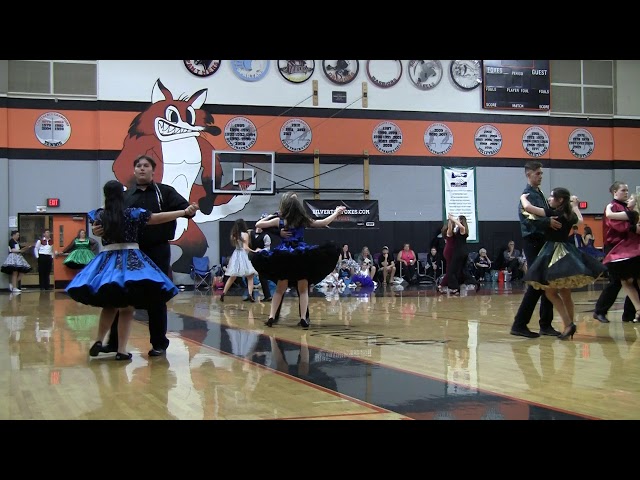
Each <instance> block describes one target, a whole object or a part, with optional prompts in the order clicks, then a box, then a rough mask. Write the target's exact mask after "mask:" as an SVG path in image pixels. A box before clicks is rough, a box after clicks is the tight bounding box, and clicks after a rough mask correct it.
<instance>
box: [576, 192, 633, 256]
mask: <svg viewBox="0 0 640 480" xmlns="http://www.w3.org/2000/svg"><path fill="white" fill-rule="evenodd" d="M628 205H629V201H627V206H628ZM582 239H583V242H582V243H583V246H582V248H581V249H580V250H582V251H583V252H584V253H586V254H587V255H591V256H592V257H595V258H598V259H600V260H602V259H603V258H604V252H603V251H602V250H598V249H597V248H596V247H595V245H594V244H593V243H594V242H595V237H594V236H593V231H592V230H591V227H590V226H589V225H585V226H584V236H583V237H582Z"/></svg>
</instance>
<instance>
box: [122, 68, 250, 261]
mask: <svg viewBox="0 0 640 480" xmlns="http://www.w3.org/2000/svg"><path fill="white" fill-rule="evenodd" d="M206 98H207V89H202V90H198V91H197V92H195V93H194V94H193V95H191V96H181V97H179V98H174V96H173V94H172V93H171V92H170V91H169V90H168V89H167V88H166V87H165V86H164V85H163V84H162V82H161V81H160V79H158V80H157V81H156V83H155V84H154V86H153V90H152V93H151V105H150V106H149V107H148V108H147V109H146V110H144V111H143V112H141V113H139V114H138V115H137V116H136V117H135V118H134V119H133V121H132V122H131V125H130V126H129V132H128V134H127V137H126V138H125V139H124V145H123V148H122V151H121V152H120V154H119V155H118V157H117V158H116V159H115V161H114V162H113V172H114V174H115V176H116V178H117V179H118V181H120V182H121V183H123V184H124V185H126V186H127V188H132V187H135V176H134V174H133V171H134V167H133V161H134V159H135V158H136V157H138V156H139V155H142V154H146V155H149V156H150V157H151V158H153V159H154V160H155V162H156V165H157V166H156V170H155V172H154V175H153V179H154V181H155V182H158V183H164V184H167V185H171V186H172V187H174V188H175V189H176V191H177V192H178V193H179V194H180V195H182V196H183V197H184V198H185V199H187V200H188V201H189V202H198V205H199V206H200V210H199V211H198V213H197V214H196V216H195V217H194V218H193V219H186V218H179V219H178V221H177V224H178V225H177V228H176V234H175V237H174V239H173V241H172V244H174V245H177V246H179V247H180V248H181V249H182V255H181V257H180V258H179V259H178V260H177V261H176V262H175V263H173V264H172V269H173V271H174V272H180V273H189V272H190V270H191V259H192V258H193V257H194V256H204V255H205V253H206V251H207V248H208V243H207V239H206V238H205V236H204V234H203V233H202V230H201V229H200V227H198V225H197V224H199V223H205V222H213V221H215V220H219V219H221V218H224V217H226V216H228V215H230V214H233V213H235V212H238V211H240V210H242V209H243V208H244V206H245V205H246V204H247V203H248V202H249V200H250V199H251V196H250V195H237V194H236V193H233V192H230V193H229V194H228V195H227V194H219V193H213V190H214V185H215V187H216V188H215V189H216V190H218V189H221V190H226V189H228V188H229V187H230V184H227V185H224V186H223V185H221V183H222V168H221V166H220V164H219V163H218V162H217V160H216V163H215V165H214V164H213V162H214V155H213V151H214V148H213V145H212V143H211V140H212V139H213V137H214V136H217V135H220V133H221V130H220V128H219V127H217V126H216V125H214V118H213V115H212V114H211V113H209V112H207V111H205V110H203V109H202V108H201V107H202V105H203V104H204V102H205V100H206ZM214 182H215V183H214Z"/></svg>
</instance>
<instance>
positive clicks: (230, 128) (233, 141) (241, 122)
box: [224, 117, 258, 150]
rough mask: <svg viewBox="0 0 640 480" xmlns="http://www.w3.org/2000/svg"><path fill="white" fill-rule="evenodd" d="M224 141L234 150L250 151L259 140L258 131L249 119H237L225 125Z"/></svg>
mask: <svg viewBox="0 0 640 480" xmlns="http://www.w3.org/2000/svg"><path fill="white" fill-rule="evenodd" d="M224 139H225V140H226V142H227V144H228V145H229V146H230V147H231V148H233V149H234V150H249V149H250V148H251V147H253V146H254V145H255V144H256V141H257V140H258V130H257V129H256V126H255V125H254V123H253V122H252V121H251V120H249V119H248V118H245V117H235V118H232V119H231V120H229V121H228V122H227V124H226V125H225V127H224Z"/></svg>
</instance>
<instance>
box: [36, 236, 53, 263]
mask: <svg viewBox="0 0 640 480" xmlns="http://www.w3.org/2000/svg"><path fill="white" fill-rule="evenodd" d="M43 240H45V239H44V237H43V238H41V239H39V240H38V241H37V242H36V246H35V248H34V249H33V250H34V252H33V253H34V255H35V256H36V258H38V257H40V255H53V240H51V239H49V241H48V242H47V243H43ZM49 242H51V245H49Z"/></svg>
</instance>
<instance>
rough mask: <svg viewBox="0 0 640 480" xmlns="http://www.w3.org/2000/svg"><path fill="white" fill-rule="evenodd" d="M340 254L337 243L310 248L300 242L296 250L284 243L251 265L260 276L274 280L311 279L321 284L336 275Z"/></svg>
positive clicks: (263, 251)
mask: <svg viewBox="0 0 640 480" xmlns="http://www.w3.org/2000/svg"><path fill="white" fill-rule="evenodd" d="M338 255H340V247H338V246H337V245H336V244H335V243H333V242H327V243H325V244H323V245H308V244H307V243H304V242H299V243H298V244H297V245H296V246H295V247H291V246H288V245H286V244H285V243H281V244H280V245H278V246H277V247H275V248H274V249H272V250H270V251H266V250H262V251H260V252H258V253H256V254H254V255H253V257H252V258H251V263H253V266H254V268H255V269H256V270H257V271H258V274H259V275H264V276H266V277H267V278H270V279H273V280H289V281H294V282H295V281H298V280H308V281H309V283H313V284H315V283H319V282H320V281H322V280H323V279H324V278H325V277H326V276H327V275H329V274H330V273H331V272H333V271H334V270H335V268H336V264H337V262H338Z"/></svg>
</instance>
